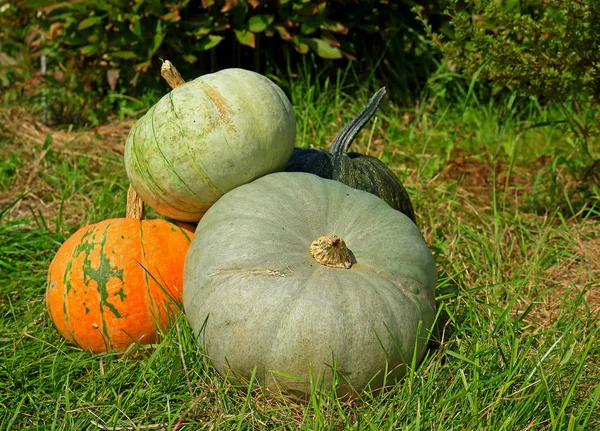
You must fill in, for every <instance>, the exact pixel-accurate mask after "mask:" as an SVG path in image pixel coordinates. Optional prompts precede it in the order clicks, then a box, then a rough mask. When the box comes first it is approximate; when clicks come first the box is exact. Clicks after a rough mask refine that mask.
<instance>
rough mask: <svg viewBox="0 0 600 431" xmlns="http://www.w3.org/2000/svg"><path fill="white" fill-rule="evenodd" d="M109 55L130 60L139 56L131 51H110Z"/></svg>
mask: <svg viewBox="0 0 600 431" xmlns="http://www.w3.org/2000/svg"><path fill="white" fill-rule="evenodd" d="M108 55H109V56H110V57H113V58H123V59H125V60H130V59H132V58H137V57H138V55H137V54H136V53H135V52H131V51H116V52H109V53H108Z"/></svg>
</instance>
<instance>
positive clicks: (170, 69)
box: [160, 60, 185, 88]
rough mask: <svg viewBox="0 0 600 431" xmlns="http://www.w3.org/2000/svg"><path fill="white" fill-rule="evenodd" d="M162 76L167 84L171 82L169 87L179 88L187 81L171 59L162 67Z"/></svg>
mask: <svg viewBox="0 0 600 431" xmlns="http://www.w3.org/2000/svg"><path fill="white" fill-rule="evenodd" d="M160 76H162V77H163V78H164V79H165V81H167V84H169V87H171V88H177V87H179V86H180V85H183V84H185V81H184V80H183V78H182V77H181V75H180V74H179V71H178V70H177V69H176V68H175V66H173V63H171V62H170V61H169V60H165V61H164V62H163V64H162V66H161V67H160Z"/></svg>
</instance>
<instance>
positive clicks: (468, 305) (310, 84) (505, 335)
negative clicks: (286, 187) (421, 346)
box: [0, 71, 600, 430]
mask: <svg viewBox="0 0 600 431" xmlns="http://www.w3.org/2000/svg"><path fill="white" fill-rule="evenodd" d="M346 73H347V71H341V72H340V74H339V75H338V76H336V77H334V78H331V80H330V81H329V82H327V81H323V80H321V81H320V82H314V81H311V80H310V79H309V78H307V77H306V76H302V77H300V78H298V79H297V80H293V82H292V84H286V85H287V86H288V88H289V90H290V94H291V98H292V102H293V104H294V106H295V108H296V113H297V123H298V141H297V144H298V145H304V146H309V145H313V146H328V145H329V143H330V142H331V141H332V139H333V137H334V136H335V134H336V133H337V132H338V131H339V130H340V129H341V126H342V125H343V124H345V122H347V121H348V120H349V119H350V118H351V117H352V116H353V115H354V114H355V113H357V112H358V111H359V110H360V108H361V107H362V105H363V103H364V102H365V101H366V99H367V98H368V96H369V94H368V92H367V91H366V90H361V91H358V92H356V91H353V90H354V89H356V88H357V85H356V82H354V81H353V80H352V79H351V78H350V77H349V75H347V74H346ZM307 76H308V75H307ZM456 82H458V84H456V85H455V83H456ZM451 84H452V85H455V87H453V90H452V91H453V92H454V93H453V96H452V97H451V98H448V97H446V98H444V97H442V95H441V94H429V95H425V96H424V97H423V100H422V102H421V103H420V104H419V106H417V107H416V108H414V109H402V108H401V107H394V106H391V105H389V104H386V106H383V107H382V110H381V112H380V114H379V115H378V119H377V121H376V122H373V121H372V122H371V123H369V124H368V125H367V127H366V130H365V131H363V132H362V133H361V134H360V136H359V138H358V140H357V142H356V144H355V146H353V150H355V151H360V152H363V153H364V152H367V151H368V152H369V154H371V155H374V156H376V157H379V158H380V159H381V160H384V161H385V162H386V163H388V164H389V165H390V166H391V167H392V168H393V169H394V170H396V171H397V173H398V175H399V176H400V178H401V179H402V180H403V182H404V183H405V184H406V186H407V188H408V190H409V192H410V193H411V196H412V198H413V203H414V205H415V208H416V211H417V216H418V220H419V225H420V227H421V229H422V231H423V233H424V236H425V238H426V239H427V241H428V243H429V244H430V246H431V248H432V250H433V251H434V252H435V254H436V259H437V262H438V269H439V272H440V280H439V283H438V289H437V299H438V302H439V306H438V319H437V322H436V325H435V327H434V328H433V330H432V333H431V340H430V344H429V345H430V349H429V350H428V352H427V355H426V357H425V359H424V360H423V361H422V363H421V364H420V365H418V366H416V367H410V369H409V372H408V375H407V377H406V378H405V379H404V380H403V381H402V382H400V383H398V384H397V385H396V386H395V387H394V388H392V389H391V390H389V391H386V392H384V393H381V394H378V395H373V394H368V393H365V394H363V395H362V397H361V398H360V399H359V400H356V401H353V402H348V401H340V400H337V399H335V397H333V396H332V393H331V391H330V390H327V388H324V389H322V390H315V393H314V395H313V397H311V400H310V401H309V402H308V403H307V404H301V403H295V402H290V401H284V400H282V399H280V398H278V397H276V396H274V395H269V394H265V393H263V392H261V391H260V390H259V391H258V392H256V393H252V394H250V395H246V394H244V393H242V392H240V391H238V390H236V389H235V388H232V387H231V386H230V385H229V384H228V383H226V382H225V381H224V380H223V378H222V377H221V376H219V375H218V374H217V373H216V372H215V371H214V369H213V368H212V367H211V366H210V364H209V362H208V360H207V359H206V358H205V356H204V355H203V352H202V351H201V349H200V348H199V347H198V345H197V343H196V341H195V340H194V337H193V335H192V333H191V331H190V328H189V326H188V324H187V322H186V320H185V318H184V316H182V315H180V316H179V317H178V318H177V319H176V320H175V322H174V324H173V325H172V326H171V328H170V330H169V331H168V332H166V333H165V334H164V337H163V338H162V340H161V342H160V344H158V345H156V346H155V349H154V350H153V351H152V352H151V353H150V354H149V355H146V356H144V357H143V358H142V359H133V358H132V357H129V356H126V357H122V358H118V357H116V356H115V355H114V354H110V353H107V354H102V355H96V356H93V355H90V354H88V353H86V352H83V351H81V350H79V349H77V348H75V347H73V346H71V345H69V344H67V343H66V342H65V341H64V340H63V339H62V338H61V337H60V335H59V334H58V332H57V331H56V330H55V328H54V327H53V324H52V322H51V321H50V320H49V317H48V315H47V314H46V313H45V307H44V292H45V284H46V271H47V267H48V264H49V262H50V260H51V259H52V256H53V255H54V253H55V252H56V250H57V249H58V247H59V246H60V244H61V243H62V242H63V241H64V240H65V239H66V238H67V237H68V236H69V235H70V234H71V233H72V232H74V230H75V229H77V227H78V226H80V225H84V224H88V223H93V222H96V221H99V220H102V219H105V218H109V217H120V216H123V215H124V203H125V194H126V187H127V179H126V176H125V173H124V170H123V166H122V163H121V161H120V157H119V156H118V155H116V154H114V153H110V152H108V151H106V152H105V153H102V152H95V153H94V154H93V157H92V156H90V155H89V154H87V153H85V152H77V153H76V151H71V152H67V151H64V148H63V147H60V146H58V145H56V143H50V144H49V146H48V147H47V148H49V150H48V151H47V152H46V153H45V155H44V157H42V158H41V159H40V162H39V166H38V168H37V170H36V171H35V172H34V174H33V177H32V178H33V179H32V181H30V182H29V184H28V186H27V187H26V188H25V189H26V190H25V189H24V186H25V185H24V184H23V183H24V182H26V181H25V180H27V178H28V177H29V172H30V171H26V172H24V171H23V170H24V169H26V168H27V166H30V165H31V163H34V162H35V161H36V160H38V159H39V154H40V153H39V151H34V150H35V148H33V149H29V150H27V148H25V149H19V150H17V148H18V147H19V146H18V145H17V144H16V143H15V142H14V139H16V138H14V139H13V137H7V136H3V137H1V138H0V139H2V140H3V141H2V142H3V144H4V145H6V147H7V148H9V151H8V152H5V153H3V154H2V155H0V191H1V192H2V193H3V195H1V196H2V199H3V200H2V202H6V204H5V205H4V207H3V208H0V214H1V215H0V217H1V218H0V268H1V269H2V275H3V276H2V277H1V278H0V429H2V430H9V429H12V430H16V429H48V430H55V429H56V430H60V429H64V430H79V429H110V428H106V427H125V429H136V428H135V427H139V428H137V429H144V428H143V427H144V426H150V427H151V429H152V427H156V426H158V425H161V426H164V428H166V429H194V430H196V429H216V430H228V429H232V430H233V429H264V430H267V429H269V430H273V429H304V430H320V429H327V430H329V429H349V430H396V429H397V430H592V429H599V428H600V404H599V398H600V384H599V383H600V343H599V342H598V338H599V336H600V324H599V320H598V316H599V315H598V309H599V308H600V300H599V295H598V290H599V289H600V281H599V280H600V260H599V259H598V256H599V255H600V221H599V219H598V211H597V209H596V210H595V211H594V207H593V206H594V204H595V205H598V193H597V190H598V189H597V188H595V189H594V185H593V184H590V187H591V188H590V190H591V191H590V192H589V193H587V194H585V193H583V192H581V190H580V189H577V188H572V187H571V185H572V184H573V182H572V180H570V178H571V177H573V178H575V177H576V174H577V173H578V172H579V171H578V166H585V165H586V163H588V164H589V161H587V160H586V158H585V154H583V153H582V151H581V146H580V145H579V144H578V143H577V141H575V140H573V139H572V138H570V136H569V135H568V134H567V133H566V132H564V131H563V130H561V129H560V128H558V127H556V126H547V127H533V128H532V127H531V126H533V125H536V124H541V123H556V122H557V121H560V120H561V118H562V117H561V115H562V114H561V112H560V111H559V110H554V109H547V108H542V107H539V106H537V105H535V104H534V103H525V102H523V101H521V100H518V99H515V100H513V101H512V102H511V99H510V98H509V97H503V98H500V97H497V99H495V100H494V99H492V98H490V97H488V98H485V97H484V95H483V94H484V93H483V92H482V91H479V89H478V86H477V85H476V84H474V85H472V86H471V85H470V83H469V81H468V80H464V79H463V78H460V77H459V78H456V79H455V80H453V81H451ZM448 88H450V86H449V87H448ZM469 89H471V90H469ZM351 94H352V95H353V96H350V95H351ZM354 98H356V100H355V99H354ZM449 99H450V100H451V101H448V100H449ZM98 142H100V141H98ZM43 144H44V142H43V140H42V141H41V142H39V143H38V145H39V146H40V148H42V146H43ZM77 146H78V141H77V140H75V141H74V142H73V143H71V144H70V146H69V147H68V148H69V149H73V150H76V149H77ZM19 148H20V147H19ZM590 149H591V151H592V152H595V155H596V157H598V156H599V155H600V146H599V143H598V142H597V141H592V142H590ZM15 154H18V156H15ZM544 157H547V158H549V160H546V159H544ZM557 159H558V160H559V162H556V160H557ZM540 160H542V161H540ZM544 160H545V161H544ZM553 161H554V162H555V163H554V166H553ZM24 167H25V168H24ZM540 172H541V173H542V174H540ZM24 178H25V180H24ZM553 186H554V188H555V189H556V190H555V193H554V194H552V193H551V192H550V191H548V190H551V189H552V187H553ZM536 187H537V189H536ZM594 190H595V192H594ZM24 191H29V192H30V193H29V194H28V197H26V198H25V200H23V201H22V202H21V203H19V202H15V200H16V199H17V198H18V197H19V196H20V195H21V194H22V193H23V192H24ZM594 193H596V194H594ZM32 195H35V198H34V197H32ZM17 205H20V206H19V208H18V210H17V209H16V207H17ZM582 208H587V209H590V208H591V209H592V210H591V211H582V210H581V209H582ZM150 216H152V212H151V213H150ZM146 429H147V428H146Z"/></svg>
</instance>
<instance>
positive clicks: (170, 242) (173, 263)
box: [46, 218, 193, 353]
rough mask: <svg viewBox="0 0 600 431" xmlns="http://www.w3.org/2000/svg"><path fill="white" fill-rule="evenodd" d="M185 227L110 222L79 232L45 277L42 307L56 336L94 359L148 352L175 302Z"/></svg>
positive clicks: (125, 220) (188, 231)
mask: <svg viewBox="0 0 600 431" xmlns="http://www.w3.org/2000/svg"><path fill="white" fill-rule="evenodd" d="M192 232H193V227H192V226H189V225H185V224H180V225H177V224H173V223H171V222H169V221H166V220H160V219H159V220H136V219H134V218H117V219H110V220H104V221H102V222H100V223H97V224H93V225H90V226H86V227H83V228H81V229H79V230H78V231H77V232H75V233H74V234H73V235H72V236H71V237H70V238H69V239H67V241H65V243H64V244H63V245H62V246H61V247H60V249H59V250H58V252H57V253H56V255H55V257H54V259H53V260H52V262H51V264H50V267H49V271H48V284H47V288H46V305H47V307H48V310H49V313H50V316H51V318H52V320H53V321H54V324H55V325H56V328H57V329H58V331H59V332H60V333H61V334H62V335H63V336H64V337H65V338H66V339H67V340H68V341H70V342H72V343H74V344H76V345H78V346H79V347H81V348H82V349H85V350H90V351H92V352H94V353H99V352H104V351H108V350H122V349H125V348H127V347H128V346H130V345H131V344H132V343H140V344H151V343H154V342H155V341H156V339H157V332H158V329H159V328H165V327H166V325H167V323H168V319H169V315H170V313H171V312H176V311H177V307H175V306H174V304H173V300H175V301H181V297H182V286H183V284H182V273H183V263H184V260H185V255H186V253H187V250H188V247H189V244H190V240H191V238H192V237H193V233H192Z"/></svg>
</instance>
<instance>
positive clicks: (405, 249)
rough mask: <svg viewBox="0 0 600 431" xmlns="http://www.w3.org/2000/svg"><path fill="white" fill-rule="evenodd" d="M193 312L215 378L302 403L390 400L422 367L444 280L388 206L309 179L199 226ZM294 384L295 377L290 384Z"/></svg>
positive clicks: (243, 200)
mask: <svg viewBox="0 0 600 431" xmlns="http://www.w3.org/2000/svg"><path fill="white" fill-rule="evenodd" d="M194 235H195V236H194V239H193V240H192V243H191V245H190V248H189V251H188V254H187V257H186V262H185V266H184V276H183V277H184V289H183V299H184V309H185V312H186V315H187V318H188V320H189V322H190V325H191V327H192V329H193V330H194V332H195V334H196V336H198V338H199V341H200V342H201V343H202V345H203V346H204V348H205V349H206V353H207V354H208V356H209V357H210V358H211V360H212V362H213V364H214V366H215V367H216V369H217V370H218V371H219V372H220V373H222V374H223V375H227V376H229V378H230V379H231V380H232V381H233V382H234V383H240V382H244V381H247V380H249V379H250V377H251V375H252V372H253V369H254V367H256V380H257V381H258V382H259V383H260V384H261V385H263V386H266V387H267V388H270V389H272V390H278V388H280V389H282V390H283V391H284V392H286V393H289V394H293V395H296V396H299V397H305V396H306V394H308V393H309V391H310V383H309V382H310V376H311V375H312V378H313V381H314V382H319V383H322V384H324V385H325V386H326V387H331V386H330V385H331V384H332V373H331V365H332V361H335V363H336V367H337V370H338V371H339V372H340V373H341V374H342V375H343V380H342V381H341V382H340V385H339V386H338V389H337V390H338V394H339V395H347V394H349V395H352V394H353V389H352V388H354V390H357V391H361V390H362V389H364V388H366V387H367V386H369V382H370V387H371V388H372V389H378V388H381V386H382V385H383V382H384V374H385V371H386V370H389V373H390V375H388V376H387V382H388V383H389V382H393V381H394V380H395V379H398V378H400V377H402V376H403V374H404V373H405V364H407V363H409V364H410V362H411V360H412V358H413V353H414V352H416V357H417V360H420V359H421V358H422V356H423V354H424V352H425V347H426V346H425V339H426V336H427V333H428V330H429V329H430V327H431V325H432V323H433V320H434V315H435V301H434V291H435V285H436V281H437V272H436V265H435V261H434V258H433V256H432V254H431V252H430V250H429V248H428V247H427V245H426V243H425V240H424V239H423V237H422V235H421V233H420V231H419V229H418V228H417V226H416V225H415V224H414V223H413V222H412V221H411V220H410V219H409V218H408V217H407V216H405V215H404V214H402V213H400V212H399V211H396V210H394V209H393V208H391V207H390V206H389V205H388V204H387V203H385V202H384V201H383V200H381V199H380V198H378V197H376V196H374V195H372V194H370V193H366V192H363V191H360V190H355V189H353V188H350V187H348V186H346V185H344V184H342V183H340V182H337V181H332V180H326V179H322V178H319V177H317V176H315V175H312V174H307V173H300V172H293V173H287V172H281V173H275V174H271V175H267V176H265V177H262V178H260V179H258V180H255V181H254V182H252V183H250V184H246V185H244V186H241V187H238V188H236V189H235V190H232V191H231V192H229V193H227V194H225V195H224V196H223V197H222V198H221V199H220V200H219V201H218V202H217V203H215V205H213V206H212V207H211V208H210V209H209V210H208V212H207V213H206V214H205V216H204V217H203V218H202V220H201V221H200V222H199V223H198V227H197V228H196V232H195V234H194ZM292 376H294V377H292Z"/></svg>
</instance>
